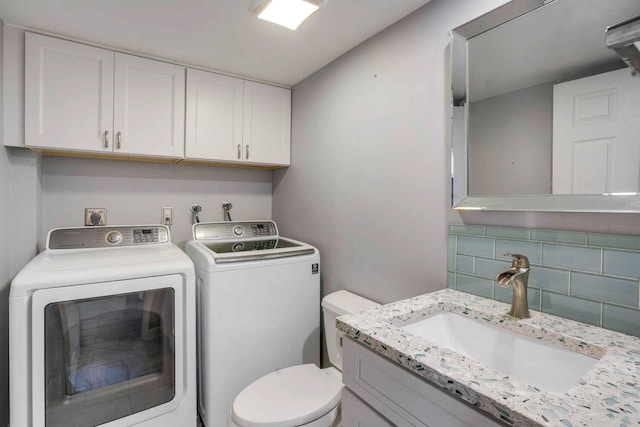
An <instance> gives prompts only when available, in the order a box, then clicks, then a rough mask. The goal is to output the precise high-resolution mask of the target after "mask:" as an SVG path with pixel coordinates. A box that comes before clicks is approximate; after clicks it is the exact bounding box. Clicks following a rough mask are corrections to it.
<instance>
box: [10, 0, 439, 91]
mask: <svg viewBox="0 0 640 427" xmlns="http://www.w3.org/2000/svg"><path fill="white" fill-rule="evenodd" d="M428 2H429V0H327V1H326V3H325V5H324V6H323V7H322V9H320V10H319V11H318V12H316V13H315V14H313V15H312V16H311V17H310V18H309V19H308V20H307V22H305V23H303V24H302V25H301V26H300V27H299V28H298V29H297V30H296V31H291V30H288V29H286V28H284V27H280V26H278V25H275V24H271V23H268V22H264V21H262V20H259V19H257V18H256V17H255V16H254V15H253V14H251V13H250V12H249V9H250V7H251V6H252V4H253V0H0V17H1V18H2V20H3V21H4V22H5V23H6V24H13V25H18V26H23V27H27V28H33V29H39V30H43V31H46V32H51V33H56V34H59V35H62V36H67V37H70V38H75V39H81V40H87V41H91V42H95V43H97V44H101V45H105V46H109V47H113V48H115V49H122V50H127V51H132V52H139V53H143V54H147V55H150V56H154V57H159V58H166V59H170V60H174V61H178V62H182V63H186V64H190V65H195V66H199V67H204V68H209V69H212V70H216V71H221V72H225V73H229V74H235V75H239V76H244V77H250V78H253V79H256V80H262V81H265V82H271V83H276V84H279V85H283V86H293V85H294V84H296V83H298V82H299V81H300V80H302V79H304V78H305V77H307V76H309V75H310V74H312V73H313V72H314V71H316V70H318V69H320V68H322V67H323V66H325V65H326V64H328V63H329V62H331V61H333V60H334V59H336V58H337V57H339V56H340V55H342V54H343V53H345V52H347V51H348V50H350V49H352V48H353V47H355V46H357V45H358V44H360V43H361V42H363V41H364V40H366V39H368V38H369V37H371V36H372V35H374V34H376V33H378V32H379V31H381V30H383V29H384V28H386V27H388V26H389V25H391V24H393V23H394V22H396V21H398V20H400V19H401V18H403V17H404V16H406V15H408V14H409V13H411V12H413V11H414V10H416V9H417V8H419V7H420V6H422V5H424V4H426V3H428Z"/></svg>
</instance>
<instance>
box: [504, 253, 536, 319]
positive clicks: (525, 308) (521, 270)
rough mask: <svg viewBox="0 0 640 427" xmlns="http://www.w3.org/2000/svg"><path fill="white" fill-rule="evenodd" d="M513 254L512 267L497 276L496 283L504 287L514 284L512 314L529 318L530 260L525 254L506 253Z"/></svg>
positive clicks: (519, 317)
mask: <svg viewBox="0 0 640 427" xmlns="http://www.w3.org/2000/svg"><path fill="white" fill-rule="evenodd" d="M504 255H505V256H512V257H513V261H512V263H511V268H509V269H508V270H507V271H503V272H502V273H500V274H498V275H497V276H496V283H497V284H498V285H500V286H503V287H509V286H513V299H512V301H511V310H509V313H507V314H509V315H510V316H513V317H515V318H518V319H527V318H529V317H531V316H530V315H529V305H528V303H527V284H528V282H529V271H530V270H531V268H530V267H529V260H528V259H527V257H526V256H524V255H519V254H513V255H512V254H504Z"/></svg>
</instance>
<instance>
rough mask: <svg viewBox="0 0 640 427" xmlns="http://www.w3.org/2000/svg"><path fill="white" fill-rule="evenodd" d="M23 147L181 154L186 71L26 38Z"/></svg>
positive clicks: (28, 35) (45, 39)
mask: <svg viewBox="0 0 640 427" xmlns="http://www.w3.org/2000/svg"><path fill="white" fill-rule="evenodd" d="M25 145H26V146H28V147H34V148H43V149H51V150H62V151H79V152H88V153H117V154H123V155H134V156H144V157H170V158H181V157H183V155H184V67H180V66H176V65H172V64H167V63H164V62H160V61H154V60H150V59H145V58H140V57H136V56H132V55H124V54H120V53H114V52H112V51H109V50H106V49H100V48H95V47H91V46H87V45H83V44H79V43H73V42H68V41H65V40H60V39H55V38H51V37H45V36H41V35H37V34H31V33H26V34H25Z"/></svg>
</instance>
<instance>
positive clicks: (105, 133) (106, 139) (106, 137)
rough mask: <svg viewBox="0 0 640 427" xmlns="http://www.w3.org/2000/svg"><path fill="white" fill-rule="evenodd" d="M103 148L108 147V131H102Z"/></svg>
mask: <svg viewBox="0 0 640 427" xmlns="http://www.w3.org/2000/svg"><path fill="white" fill-rule="evenodd" d="M104 148H109V131H108V130H105V131H104Z"/></svg>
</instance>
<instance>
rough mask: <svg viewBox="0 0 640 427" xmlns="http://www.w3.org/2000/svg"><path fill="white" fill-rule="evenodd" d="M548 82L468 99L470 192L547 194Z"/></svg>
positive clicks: (550, 99)
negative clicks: (473, 100) (470, 100)
mask: <svg viewBox="0 0 640 427" xmlns="http://www.w3.org/2000/svg"><path fill="white" fill-rule="evenodd" d="M552 130H553V84H552V83H546V84H543V85H538V86H534V87H530V88H526V89H521V90H517V91H514V92H509V93H506V94H504V95H499V96H494V97H491V98H487V99H483V100H481V101H476V102H472V103H470V104H469V134H468V135H469V145H468V148H467V156H468V161H469V194H472V195H474V196H481V195H482V196H490V195H503V194H551V140H552Z"/></svg>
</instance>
